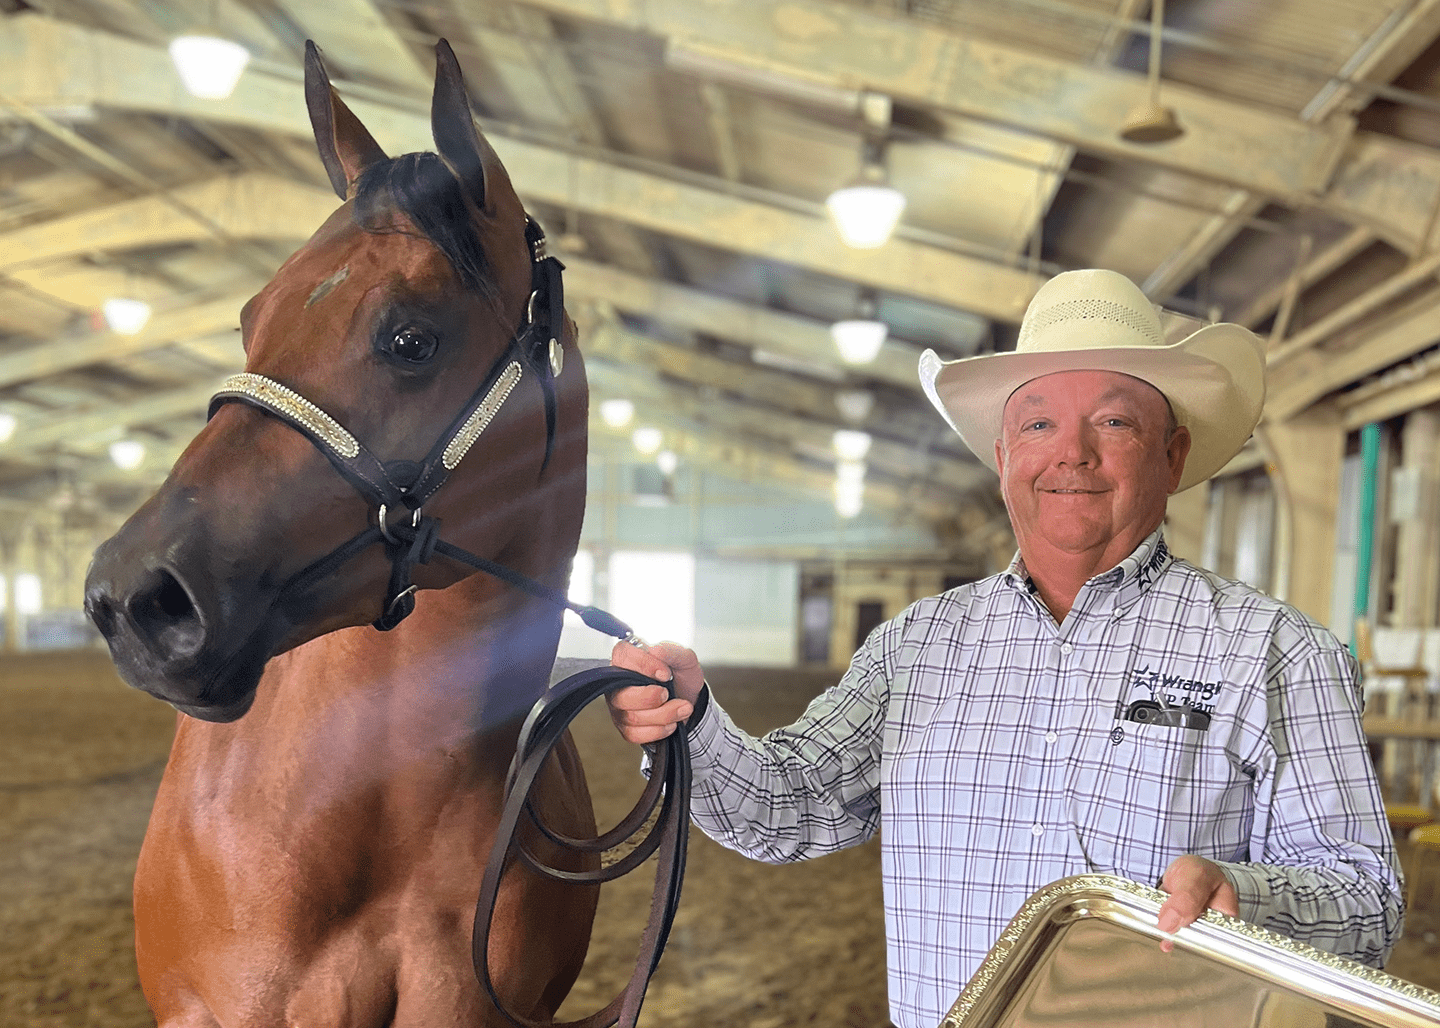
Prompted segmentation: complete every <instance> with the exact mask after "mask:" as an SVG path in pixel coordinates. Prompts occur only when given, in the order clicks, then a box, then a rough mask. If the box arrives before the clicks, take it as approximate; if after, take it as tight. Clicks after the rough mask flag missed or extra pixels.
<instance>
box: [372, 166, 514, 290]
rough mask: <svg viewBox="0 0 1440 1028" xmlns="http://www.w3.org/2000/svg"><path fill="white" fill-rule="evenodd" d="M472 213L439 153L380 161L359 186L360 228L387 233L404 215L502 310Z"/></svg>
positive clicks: (463, 277) (467, 283)
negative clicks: (390, 222)
mask: <svg viewBox="0 0 1440 1028" xmlns="http://www.w3.org/2000/svg"><path fill="white" fill-rule="evenodd" d="M471 210H472V208H471V207H470V206H469V205H467V204H466V202H465V196H464V194H463V193H462V192H461V190H460V183H459V182H458V181H457V180H456V178H455V176H454V175H452V174H451V173H450V169H449V168H447V167H446V166H445V163H444V162H443V161H442V160H441V159H440V157H439V155H438V154H433V153H407V154H402V155H401V156H399V157H393V158H390V159H388V160H384V161H378V162H376V163H375V164H373V165H371V166H370V167H368V168H366V169H365V171H364V172H363V173H362V174H361V176H360V178H359V180H358V181H357V182H356V183H355V223H356V224H357V225H359V226H360V227H361V228H363V229H365V230H366V231H368V232H380V231H384V228H383V227H382V226H383V225H384V223H385V221H386V220H387V218H388V216H389V215H390V214H391V213H393V212H395V211H399V212H400V213H401V214H403V215H405V217H407V218H409V219H410V220H411V221H412V222H413V223H414V224H415V227H416V228H418V229H419V230H420V232H421V233H422V234H423V235H424V236H425V238H426V239H428V240H430V242H432V243H434V244H435V245H436V246H437V247H439V248H440V252H441V253H443V254H445V256H446V258H447V259H448V260H449V261H450V266H451V267H453V268H454V269H455V273H456V274H457V275H459V276H460V281H461V282H463V283H464V284H465V286H466V287H467V288H469V289H473V290H475V291H476V292H478V293H480V294H481V295H482V296H483V297H484V298H485V299H486V300H487V301H488V302H489V303H490V305H491V306H492V307H496V308H497V309H498V304H499V296H498V295H497V292H496V283H495V280H494V278H493V276H492V275H491V274H490V262H489V260H488V259H487V258H486V257H485V247H484V245H483V244H482V243H481V240H480V233H479V231H478V230H477V228H476V225H475V221H474V219H473V217H472V216H471V213H470V212H471Z"/></svg>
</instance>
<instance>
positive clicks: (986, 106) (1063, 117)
mask: <svg viewBox="0 0 1440 1028" xmlns="http://www.w3.org/2000/svg"><path fill="white" fill-rule="evenodd" d="M533 2H535V3H536V5H537V6H541V7H543V8H545V9H547V10H550V11H554V12H556V13H558V14H563V15H565V16H568V17H572V18H581V19H588V20H594V21H600V22H605V23H610V24H618V25H622V26H624V27H626V28H629V29H632V30H635V31H639V32H647V33H652V34H655V35H659V36H665V37H669V38H670V39H671V40H672V41H674V42H675V43H678V44H680V45H683V46H684V47H686V48H687V49H688V50H692V51H695V52H699V53H704V54H707V55H709V56H711V57H713V58H716V59H718V60H722V61H728V62H731V63H733V64H735V65H736V66H738V67H741V68H750V69H754V70H757V71H759V72H761V73H762V74H765V75H772V76H773V75H780V76H789V77H792V78H795V79H798V80H802V81H806V82H810V83H818V84H822V85H827V86H835V85H840V86H844V87H846V88H850V89H871V90H876V91H879V92H884V93H888V94H890V95H891V96H893V97H895V98H896V99H900V100H905V101H909V102H912V103H916V104H921V105H925V106H931V107H937V108H943V109H946V110H953V111H956V112H958V113H961V114H966V115H969V116H972V117H978V118H983V119H986V120H990V121H995V122H999V123H1001V124H1005V125H1011V126H1014V127H1017V128H1020V129H1023V130H1025V131H1027V132H1033V133H1035V134H1037V135H1041V136H1045V137H1048V138H1052V139H1057V140H1060V141H1063V142H1068V143H1072V144H1074V145H1075V146H1077V147H1079V148H1080V149H1082V150H1085V151H1088V152H1092V153H1098V154H1105V155H1107V156H1111V157H1122V158H1125V159H1129V160H1135V161H1140V162H1143V163H1150V164H1157V165H1162V166H1164V167H1169V168H1173V169H1174V170H1177V171H1181V172H1186V173H1189V174H1193V175H1198V176H1201V177H1204V178H1207V179H1212V180H1215V181H1220V182H1226V183H1229V184H1231V185H1233V186H1236V187H1237V188H1240V189H1244V190H1246V191H1249V192H1254V193H1257V194H1260V195H1263V196H1267V197H1272V198H1277V199H1281V200H1286V201H1292V202H1293V201H1297V200H1302V199H1303V200H1305V201H1306V202H1307V203H1308V202H1312V201H1314V200H1316V199H1317V198H1318V201H1319V202H1318V206H1319V207H1320V208H1321V209H1322V210H1324V211H1326V212H1327V213H1329V214H1331V215H1333V216H1335V217H1337V218H1339V219H1341V220H1343V221H1348V222H1350V223H1352V224H1355V225H1363V226H1366V227H1369V228H1371V229H1373V230H1374V231H1375V232H1376V233H1377V234H1378V235H1380V236H1381V237H1383V238H1385V239H1386V240H1387V241H1390V242H1392V243H1394V244H1395V245H1397V246H1400V247H1401V248H1402V249H1406V250H1409V251H1411V252H1415V251H1416V250H1418V249H1419V240H1418V238H1417V237H1418V234H1419V231H1420V228H1421V226H1423V225H1425V224H1428V223H1430V221H1429V212H1430V211H1431V209H1432V208H1433V207H1434V206H1435V205H1436V203H1437V202H1440V152H1436V151H1435V150H1433V149H1430V148H1428V147H1422V146H1418V145H1416V144H1413V143H1408V142H1405V141H1403V140H1398V139H1393V138H1389V137H1386V136H1381V135H1379V134H1376V133H1369V132H1358V133H1357V132H1355V131H1354V125H1353V120H1352V119H1350V118H1349V117H1348V116H1344V115H1341V114H1336V115H1334V116H1332V117H1330V118H1326V119H1323V120H1322V121H1321V122H1320V123H1318V124H1307V123H1305V122H1302V121H1300V120H1299V119H1297V118H1294V117H1290V116H1287V115H1284V114H1280V113H1276V112H1269V111H1264V110H1260V109H1258V108H1254V107H1250V106H1247V105H1245V104H1243V103H1240V102H1237V101H1233V100H1225V99H1221V98H1218V97H1214V96H1210V95H1208V94H1206V93H1204V92H1201V91H1199V90H1195V89H1190V88H1187V87H1184V86H1180V85H1177V84H1175V83H1166V85H1165V102H1166V104H1167V105H1169V106H1171V107H1173V108H1175V109H1176V112H1177V114H1178V116H1179V119H1180V121H1181V123H1182V124H1183V125H1184V126H1185V128H1186V132H1185V135H1184V136H1182V137H1181V138H1180V139H1177V140H1175V141H1174V142H1171V143H1166V144H1164V145H1159V146H1155V145H1148V144H1135V143H1127V142H1125V141H1124V140H1122V139H1120V138H1119V135H1118V130H1119V126H1120V125H1121V124H1122V123H1123V122H1124V120H1125V117H1126V115H1127V114H1128V113H1129V112H1130V110H1131V109H1132V108H1133V107H1134V106H1135V105H1136V104H1137V103H1139V102H1140V101H1142V100H1144V99H1146V98H1147V97H1148V95H1149V94H1148V89H1147V84H1146V80H1145V76H1143V75H1138V74H1135V73H1132V72H1126V71H1121V70H1117V69H1112V68H1087V67H1082V66H1080V65H1076V64H1072V63H1068V62H1065V61H1062V60H1057V59H1053V58H1047V57H1042V56H1039V55H1037V54H1033V53H1029V52H1026V51H1022V50H1017V49H1013V48H1010V47H1005V46H1001V45H999V44H994V43H990V42H986V41H982V40H979V39H975V38H970V37H967V36H964V35H962V34H960V33H957V32H955V31H953V30H949V29H943V28H939V27H936V26H931V25H925V24H922V23H919V22H917V21H912V20H907V19H903V18H895V17H881V16H878V15H874V14H870V13H868V12H867V11H864V10H862V9H860V8H858V7H851V6H848V5H840V4H831V3H821V2H818V0H787V2H786V3H783V4H754V3H750V2H748V0H710V2H707V3H704V4H696V3H693V2H691V0H533ZM1437 22H1440V10H1437V7H1436V0H1424V2H1423V3H1421V4H1418V5H1416V7H1415V8H1414V9H1413V10H1412V12H1411V14H1410V15H1407V17H1406V19H1404V23H1403V25H1401V26H1399V27H1397V31H1396V33H1395V34H1393V35H1392V36H1390V37H1388V38H1389V42H1387V43H1386V45H1385V47H1382V53H1381V55H1380V56H1379V57H1377V58H1376V59H1377V60H1378V61H1379V62H1380V65H1378V66H1377V67H1380V66H1383V67H1380V70H1372V71H1367V72H1366V73H1367V74H1371V73H1373V74H1380V73H1381V71H1383V70H1384V68H1389V67H1390V66H1391V64H1392V63H1393V60H1395V59H1398V58H1399V57H1401V56H1403V55H1404V54H1405V53H1408V52H1409V51H1410V49H1413V47H1414V46H1415V45H1417V44H1418V43H1419V42H1420V41H1422V40H1429V39H1431V38H1433V36H1434V31H1435V29H1436V27H1437ZM1406 26H1409V28H1406ZM1401 29H1404V31H1401ZM1410 29H1414V30H1415V31H1414V32H1413V33H1411V32H1410ZM1427 29H1428V30H1429V31H1428V34H1425V32H1424V31H1422V30H1427ZM1407 40H1408V42H1407Z"/></svg>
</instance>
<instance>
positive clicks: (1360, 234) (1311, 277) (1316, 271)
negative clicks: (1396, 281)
mask: <svg viewBox="0 0 1440 1028" xmlns="http://www.w3.org/2000/svg"><path fill="white" fill-rule="evenodd" d="M1373 242H1375V233H1373V232H1371V231H1370V230H1369V229H1368V228H1356V229H1352V230H1351V231H1349V232H1347V233H1346V234H1345V235H1344V236H1342V237H1341V238H1340V239H1338V240H1336V241H1335V242H1334V243H1332V244H1331V245H1330V246H1328V247H1326V248H1325V249H1324V250H1322V251H1320V252H1319V253H1318V254H1316V255H1315V256H1314V257H1312V258H1310V260H1308V261H1306V262H1305V266H1304V267H1303V268H1301V269H1300V288H1301V289H1305V288H1306V287H1308V286H1311V285H1314V284H1315V283H1316V282H1318V281H1320V280H1321V279H1322V278H1324V277H1325V276H1326V275H1328V274H1330V273H1331V272H1332V271H1334V270H1335V269H1336V268H1338V267H1340V266H1341V265H1342V264H1345V263H1346V262H1348V261H1349V260H1350V259H1351V258H1352V257H1354V256H1355V255H1356V254H1358V253H1359V252H1360V251H1361V250H1363V249H1365V248H1366V247H1367V246H1369V245H1370V244H1371V243H1373ZM1289 285H1290V276H1288V275H1287V276H1286V277H1285V278H1283V279H1281V280H1280V281H1279V282H1276V283H1275V284H1274V285H1273V286H1271V287H1270V288H1269V289H1266V290H1265V291H1264V292H1263V293H1260V294H1259V295H1258V296H1256V297H1255V298H1254V299H1252V300H1251V301H1250V302H1249V303H1248V304H1246V305H1245V306H1244V307H1242V308H1241V309H1240V310H1239V311H1237V312H1235V314H1233V315H1232V316H1231V320H1232V321H1236V322H1238V323H1239V324H1241V325H1244V326H1245V327H1246V328H1254V327H1255V326H1256V325H1258V324H1260V323H1261V322H1262V321H1264V320H1265V319H1266V318H1268V317H1270V315H1272V314H1274V313H1275V311H1276V310H1277V309H1278V308H1279V306H1280V304H1281V301H1283V300H1284V298H1285V291H1286V289H1287V288H1288V287H1289Z"/></svg>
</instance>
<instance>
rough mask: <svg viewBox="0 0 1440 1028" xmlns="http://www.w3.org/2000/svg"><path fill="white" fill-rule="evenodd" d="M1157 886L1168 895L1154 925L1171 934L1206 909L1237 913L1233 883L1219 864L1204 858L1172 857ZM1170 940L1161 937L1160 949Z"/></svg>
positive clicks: (1167, 948) (1170, 944) (1170, 945)
mask: <svg viewBox="0 0 1440 1028" xmlns="http://www.w3.org/2000/svg"><path fill="white" fill-rule="evenodd" d="M1160 888H1161V889H1162V890H1164V891H1165V892H1168V893H1169V894H1170V898H1169V899H1167V900H1166V901H1165V903H1164V905H1163V906H1161V907H1160V917H1159V923H1158V927H1159V929H1160V930H1161V931H1162V932H1164V933H1165V934H1166V935H1173V934H1174V933H1175V932H1178V931H1179V930H1180V929H1181V928H1184V927H1185V926H1186V925H1188V924H1190V923H1191V922H1192V921H1194V920H1195V919H1196V918H1197V917H1199V916H1200V915H1201V914H1203V913H1205V911H1206V910H1207V909H1213V910H1218V911H1220V913H1222V914H1229V915H1230V916H1231V917H1239V916H1240V897H1239V896H1238V895H1236V893H1235V886H1233V885H1231V884H1230V879H1229V878H1227V877H1225V872H1224V871H1222V870H1220V866H1219V865H1218V864H1216V863H1214V862H1213V861H1209V860H1206V859H1205V858H1204V857H1196V856H1184V857H1176V858H1175V860H1174V861H1173V862H1172V863H1171V864H1170V866H1169V867H1167V868H1166V869H1165V877H1164V878H1162V879H1161V880H1160ZM1174 945H1175V944H1174V943H1173V942H1171V941H1170V940H1169V939H1165V940H1163V941H1162V942H1161V943H1160V948H1161V949H1162V950H1164V951H1165V952H1166V953H1169V952H1170V950H1171V949H1173V948H1174Z"/></svg>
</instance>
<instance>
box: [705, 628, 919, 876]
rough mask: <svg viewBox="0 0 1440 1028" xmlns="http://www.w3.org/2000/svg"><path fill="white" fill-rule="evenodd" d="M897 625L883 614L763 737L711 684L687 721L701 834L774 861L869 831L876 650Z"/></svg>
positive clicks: (878, 668)
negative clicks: (808, 696)
mask: <svg viewBox="0 0 1440 1028" xmlns="http://www.w3.org/2000/svg"><path fill="white" fill-rule="evenodd" d="M896 631H897V629H896V627H895V625H894V623H893V622H892V623H890V624H887V625H882V626H880V627H879V628H877V629H876V630H875V631H874V632H872V633H871V636H870V638H869V639H868V640H867V641H866V644H865V646H864V647H862V648H861V650H860V651H859V652H858V653H856V655H855V657H854V659H853V661H852V662H851V664H850V668H849V670H848V671H847V672H846V674H845V676H844V678H842V679H841V681H840V682H839V683H838V684H837V685H835V686H833V687H831V688H830V689H828V690H826V691H825V692H824V693H822V694H821V695H820V696H818V697H816V698H815V699H814V700H813V701H811V703H810V705H809V706H808V707H807V708H806V710H805V713H804V714H803V715H801V717H800V719H799V720H798V721H796V722H795V723H794V724H792V725H790V726H788V727H786V728H779V729H776V730H775V731H772V732H770V733H768V734H767V735H765V736H764V737H763V738H760V739H757V738H755V737H754V736H751V735H749V734H747V733H746V732H744V731H742V730H741V729H740V728H738V727H737V726H736V725H735V724H734V722H733V721H731V719H730V717H729V715H727V714H726V713H725V711H724V710H723V709H722V707H721V706H720V704H719V703H718V702H717V699H718V697H716V696H715V695H714V694H713V693H712V694H711V697H710V704H709V707H708V709H707V710H706V711H705V712H704V714H703V716H702V717H701V718H700V720H699V722H698V723H696V724H694V725H693V726H692V727H691V730H690V748H691V760H692V764H693V766H694V769H695V786H694V793H693V795H692V799H691V816H692V818H693V820H694V822H695V824H697V825H698V826H699V827H700V828H701V830H703V831H704V832H705V834H706V835H708V836H710V837H711V838H712V839H714V840H715V841H716V842H719V843H720V844H721V845H723V846H726V847H728V848H730V849H733V850H736V851H738V852H740V853H744V854H745V855H746V856H749V857H752V858H754V859H756V860H763V861H766V862H767V863H772V864H779V863H787V862H790V861H795V860H804V859H806V858H809V857H816V856H820V855H822V854H825V853H832V852H834V851H836V850H840V849H844V848H845V847H847V846H855V845H858V844H860V843H862V842H865V841H866V840H867V839H869V838H870V837H871V836H872V835H874V834H875V829H876V827H877V825H878V824H879V822H880V793H879V774H880V749H881V740H882V736H883V731H884V723H885V709H886V704H887V702H888V693H889V687H888V684H887V682H888V676H887V671H886V667H885V661H884V660H883V659H882V653H883V652H884V650H885V648H886V643H887V640H888V639H889V638H890V636H891V635H893V634H894V633H895V632H896Z"/></svg>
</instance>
